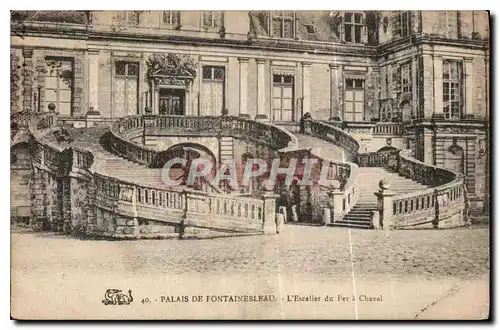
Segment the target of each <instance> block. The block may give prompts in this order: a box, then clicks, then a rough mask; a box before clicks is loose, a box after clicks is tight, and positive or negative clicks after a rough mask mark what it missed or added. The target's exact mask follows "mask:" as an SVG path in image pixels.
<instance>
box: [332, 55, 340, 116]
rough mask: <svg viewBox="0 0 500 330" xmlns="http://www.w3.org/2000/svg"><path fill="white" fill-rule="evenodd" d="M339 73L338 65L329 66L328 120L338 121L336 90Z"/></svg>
mask: <svg viewBox="0 0 500 330" xmlns="http://www.w3.org/2000/svg"><path fill="white" fill-rule="evenodd" d="M340 72H341V71H340V66H339V65H336V64H330V120H334V119H336V120H338V119H340V99H339V93H340V90H339V88H338V86H339V85H340V80H341V79H342V74H341V73H340Z"/></svg>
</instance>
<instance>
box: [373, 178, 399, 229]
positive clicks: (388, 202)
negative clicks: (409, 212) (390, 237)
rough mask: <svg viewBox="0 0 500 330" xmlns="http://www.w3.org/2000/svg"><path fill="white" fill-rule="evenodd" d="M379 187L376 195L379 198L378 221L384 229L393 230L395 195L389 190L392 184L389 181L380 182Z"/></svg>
mask: <svg viewBox="0 0 500 330" xmlns="http://www.w3.org/2000/svg"><path fill="white" fill-rule="evenodd" d="M379 187H380V190H379V191H378V192H375V193H374V194H375V196H377V209H378V213H379V219H378V221H379V223H380V224H381V226H382V228H383V229H385V230H388V229H392V228H393V227H394V223H393V222H392V220H393V216H394V214H393V207H392V199H393V197H394V195H395V193H393V192H392V191H390V190H389V188H390V183H389V181H388V180H387V179H382V180H380V182H379Z"/></svg>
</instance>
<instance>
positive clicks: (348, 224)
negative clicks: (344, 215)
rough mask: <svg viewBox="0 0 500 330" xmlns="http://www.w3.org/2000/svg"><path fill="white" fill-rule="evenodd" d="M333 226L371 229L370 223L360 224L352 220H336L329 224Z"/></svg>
mask: <svg viewBox="0 0 500 330" xmlns="http://www.w3.org/2000/svg"><path fill="white" fill-rule="evenodd" d="M329 226H331V227H346V228H356V229H371V226H370V224H358V223H352V222H350V221H346V222H338V221H337V222H335V223H332V224H329Z"/></svg>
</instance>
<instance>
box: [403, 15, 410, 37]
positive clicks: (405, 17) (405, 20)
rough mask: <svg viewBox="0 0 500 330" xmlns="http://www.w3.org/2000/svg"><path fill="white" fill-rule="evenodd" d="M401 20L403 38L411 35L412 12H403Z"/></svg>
mask: <svg viewBox="0 0 500 330" xmlns="http://www.w3.org/2000/svg"><path fill="white" fill-rule="evenodd" d="M400 20H401V25H400V26H401V36H402V37H406V36H409V35H410V34H411V20H410V12H409V11H403V12H401V14H400Z"/></svg>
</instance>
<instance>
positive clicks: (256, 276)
mask: <svg viewBox="0 0 500 330" xmlns="http://www.w3.org/2000/svg"><path fill="white" fill-rule="evenodd" d="M350 242H351V244H350ZM351 246H352V252H351ZM489 246H490V244H489V230H488V228H485V227H482V228H472V229H453V230H422V231H373V230H349V229H343V228H325V227H307V226H294V225H287V226H286V227H285V232H284V233H282V234H280V235H276V236H248V237H234V238H221V239H212V240H183V241H180V240H163V241H155V240H151V241H88V240H80V239H77V238H71V237H66V236H62V235H55V234H45V233H21V232H15V233H13V234H12V251H13V252H12V253H13V254H12V256H13V261H12V272H13V275H14V277H13V279H14V285H13V293H14V294H16V293H17V292H16V287H17V286H16V282H19V283H23V282H26V281H28V280H29V281H31V286H30V285H27V284H26V283H24V285H25V286H24V287H23V286H21V285H19V288H21V287H22V288H23V290H25V291H26V290H27V291H29V289H30V287H32V288H33V289H34V290H40V288H41V287H47V289H46V290H57V289H58V288H59V289H61V287H62V286H64V285H76V284H78V285H80V286H85V285H90V283H93V285H92V288H95V290H96V293H95V294H96V295H97V294H99V295H101V293H102V292H103V289H102V288H103V287H106V286H113V285H115V286H121V287H133V288H134V289H135V291H136V292H140V291H141V285H140V284H139V283H142V285H143V289H142V290H143V291H144V294H143V295H144V296H148V295H151V294H153V293H152V292H156V291H155V287H156V289H157V290H159V291H163V292H164V293H165V294H175V293H174V292H177V294H182V293H183V291H182V290H184V293H185V291H186V290H187V291H190V289H193V290H194V288H196V290H201V291H204V292H208V291H210V290H211V289H210V288H212V289H213V288H218V290H221V289H220V288H221V287H222V288H224V284H226V286H227V288H228V289H229V288H231V289H234V288H235V286H234V284H232V283H240V284H239V286H236V288H238V287H241V288H242V289H241V290H243V291H245V290H249V291H250V292H254V291H258V292H256V294H257V293H265V292H267V293H269V292H273V293H276V291H280V292H279V294H283V293H285V292H286V293H288V292H290V290H291V291H293V292H294V293H297V292H302V293H303V294H309V293H314V294H318V295H320V294H325V293H327V292H325V288H328V289H329V290H332V291H334V292H337V293H338V292H341V293H342V294H344V293H345V294H346V295H348V294H351V293H352V292H353V291H354V292H355V291H356V290H357V293H356V294H357V295H359V294H364V293H367V294H369V295H372V296H378V295H377V290H378V291H379V292H380V295H382V294H385V296H386V298H385V301H386V302H387V303H390V301H388V300H391V298H390V297H393V300H394V301H392V305H391V306H393V307H392V313H393V316H394V317H397V318H399V317H401V316H402V317H405V318H410V317H416V316H418V314H419V312H421V311H420V310H421V309H426V306H427V304H431V303H432V301H433V299H434V300H436V299H441V298H439V297H441V296H442V295H449V294H450V292H451V293H453V292H454V291H453V290H455V291H457V290H458V291H460V290H459V289H460V287H462V284H464V285H465V284H467V283H482V286H481V288H482V289H484V287H485V286H486V287H487V285H488V276H489V269H490V266H489V265H490V262H489ZM75 278H78V279H79V280H78V281H76V282H75V281H74V279H75ZM203 279H205V282H204V284H203V281H200V280H203ZM277 279H278V280H277ZM478 281H482V282H478ZM187 283H191V285H192V287H191V288H190V285H187V286H186V284H187ZM391 283H392V284H391ZM412 283H413V285H410V284H412ZM415 284H417V285H418V287H416V285H415ZM96 285H97V286H98V287H95V286H96ZM391 285H392V288H391ZM152 286H153V287H152ZM146 287H147V288H148V289H147V290H146V289H145V288H146ZM49 288H51V289H49ZM166 288H168V289H166ZM453 288H455V289H453ZM456 288H458V289H456ZM66 289H67V288H66ZM151 290H152V291H151ZM207 290H208V291H207ZM241 290H239V291H241ZM339 290H343V291H339ZM387 290H389V291H387ZM405 290H406V292H407V293H404V292H405ZM450 290H451V291H450ZM90 291H91V290H90ZM146 291H148V292H147V293H146ZM150 291H151V292H150ZM165 291H166V292H165ZM233 291H236V292H237V291H238V290H233ZM462 291H463V290H462ZM42 292H43V291H42ZM474 292H475V293H474V295H475V296H477V294H479V293H478V292H477V290H476V289H474ZM157 293H158V292H157ZM200 294H201V293H200ZM398 294H399V295H403V296H404V297H408V302H407V303H403V302H401V301H397V300H400V299H401V297H399V296H398V298H397V299H396V298H395V297H396V296H397V295H398ZM391 295H392V296H391ZM412 295H413V296H412ZM433 295H436V297H434V296H433ZM138 298H139V297H138ZM44 299H46V298H44ZM57 299H69V300H68V302H67V303H69V301H71V299H74V298H72V297H69V298H57ZM35 300H36V299H35ZM427 300H429V301H428V302H426V301H427ZM401 303H403V305H406V306H408V304H410V305H411V303H415V308H414V309H412V312H406V310H405V309H403V308H401V311H399V312H398V310H397V308H398V306H399V305H400V304H401ZM481 303H482V304H483V305H484V303H483V302H481ZM483 305H482V306H483ZM486 306H487V302H486ZM295 307H297V306H295ZM295 307H294V308H295ZM171 308H174V307H172V306H171ZM482 308H483V309H484V306H483V307H482ZM486 308H487V307H486ZM355 309H356V310H355V311H354V313H356V314H357V313H358V312H359V315H360V316H362V317H382V315H380V313H376V310H377V309H378V308H377V307H376V306H371V307H370V308H366V307H365V308H362V306H361V305H360V306H356V308H355ZM337 312H338V313H340V314H337ZM372 312H373V315H372ZM425 312H427V313H428V312H429V311H427V310H426V311H425ZM143 313H144V311H143ZM349 313H351V314H349ZM352 313H353V307H352V306H350V305H346V309H345V310H343V309H342V308H336V313H335V314H333V315H332V317H336V316H339V317H340V318H343V317H346V318H353V317H354V315H353V314H352ZM394 313H395V314H394ZM402 313H403V314H402ZM405 313H406V314H405ZM482 313H487V309H486V311H483V312H482ZM131 315H132V314H131ZM142 315H144V314H142ZM251 315H253V314H252V313H251V311H247V314H245V315H243V316H242V317H245V316H247V317H251ZM270 315H274V314H270ZM128 316H130V315H128ZM219 316H220V315H219ZM483 316H484V315H483ZM385 317H390V315H387V314H386V315H385Z"/></svg>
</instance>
